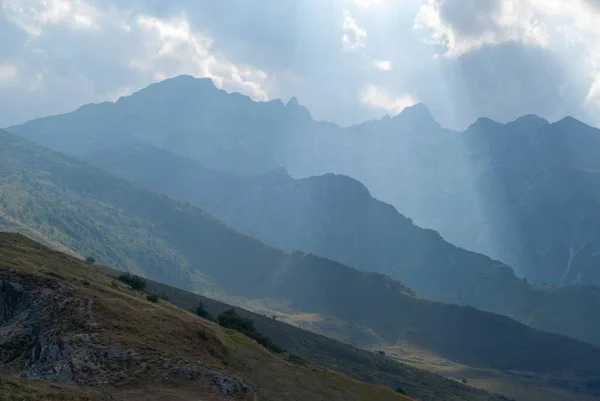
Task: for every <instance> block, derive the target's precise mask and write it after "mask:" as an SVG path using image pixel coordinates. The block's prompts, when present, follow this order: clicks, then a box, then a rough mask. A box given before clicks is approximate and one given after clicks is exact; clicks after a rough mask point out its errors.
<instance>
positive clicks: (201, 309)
mask: <svg viewBox="0 0 600 401" xmlns="http://www.w3.org/2000/svg"><path fill="white" fill-rule="evenodd" d="M196 315H198V316H200V317H203V318H204V319H208V320H213V317H212V315H211V314H210V312H209V311H207V310H206V308H205V307H204V303H202V301H200V303H199V304H198V307H197V308H196Z"/></svg>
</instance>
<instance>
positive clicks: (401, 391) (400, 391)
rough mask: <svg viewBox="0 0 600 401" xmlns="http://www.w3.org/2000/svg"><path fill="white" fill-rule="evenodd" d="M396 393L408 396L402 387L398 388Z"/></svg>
mask: <svg viewBox="0 0 600 401" xmlns="http://www.w3.org/2000/svg"><path fill="white" fill-rule="evenodd" d="M396 392H397V393H400V394H404V395H407V394H406V391H404V389H403V388H402V387H398V388H397V389H396Z"/></svg>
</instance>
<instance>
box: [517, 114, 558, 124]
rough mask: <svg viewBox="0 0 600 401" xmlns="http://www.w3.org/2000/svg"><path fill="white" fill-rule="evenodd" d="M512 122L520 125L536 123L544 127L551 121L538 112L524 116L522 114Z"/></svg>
mask: <svg viewBox="0 0 600 401" xmlns="http://www.w3.org/2000/svg"><path fill="white" fill-rule="evenodd" d="M511 124H518V125H534V126H537V127H542V126H544V125H548V124H549V122H548V120H546V119H544V118H542V117H540V116H538V115H536V114H526V115H524V116H521V117H519V118H517V119H516V120H515V121H513V122H512V123H511Z"/></svg>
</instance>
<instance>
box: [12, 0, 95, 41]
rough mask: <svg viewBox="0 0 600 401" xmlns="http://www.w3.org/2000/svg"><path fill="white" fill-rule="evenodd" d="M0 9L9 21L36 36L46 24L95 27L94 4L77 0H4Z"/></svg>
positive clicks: (85, 27)
mask: <svg viewBox="0 0 600 401" xmlns="http://www.w3.org/2000/svg"><path fill="white" fill-rule="evenodd" d="M2 12H3V13H4V14H5V15H6V16H7V17H8V19H9V20H10V21H12V22H13V23H15V24H17V25H18V26H19V27H20V28H21V29H23V30H24V31H26V32H27V33H29V34H30V35H33V36H39V35H41V34H42V33H43V31H44V28H45V27H46V26H48V25H53V24H62V25H65V26H68V27H70V28H83V29H97V28H98V26H97V25H96V22H95V19H96V17H97V16H98V11H97V10H96V8H95V7H94V6H93V5H92V4H89V3H85V2H82V1H80V0H72V1H66V0H45V1H39V0H3V1H2Z"/></svg>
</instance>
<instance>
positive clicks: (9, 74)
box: [0, 64, 19, 83]
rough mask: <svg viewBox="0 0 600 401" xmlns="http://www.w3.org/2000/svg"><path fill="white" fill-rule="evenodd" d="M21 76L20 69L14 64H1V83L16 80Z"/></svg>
mask: <svg viewBox="0 0 600 401" xmlns="http://www.w3.org/2000/svg"><path fill="white" fill-rule="evenodd" d="M18 76H19V70H18V69H17V67H15V66H14V65H10V64H0V83H2V82H8V83H10V82H11V81H14V80H15V79H16V78H17V77H18Z"/></svg>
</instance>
